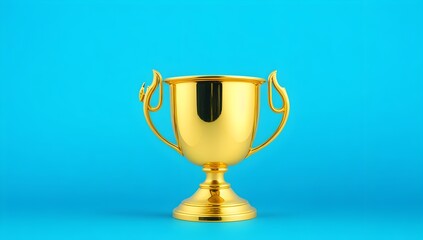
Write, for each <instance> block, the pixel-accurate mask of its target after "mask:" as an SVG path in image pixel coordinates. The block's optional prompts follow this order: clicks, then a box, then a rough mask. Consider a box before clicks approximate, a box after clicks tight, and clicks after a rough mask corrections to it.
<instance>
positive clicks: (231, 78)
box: [164, 75, 266, 85]
mask: <svg viewBox="0 0 423 240" xmlns="http://www.w3.org/2000/svg"><path fill="white" fill-rule="evenodd" d="M203 81H217V82H248V83H254V84H258V85H260V84H262V83H264V82H265V81H266V80H264V79H263V78H259V77H250V76H237V75H193V76H179V77H170V78H166V79H165V80H164V82H165V83H167V84H175V83H183V82H203Z"/></svg>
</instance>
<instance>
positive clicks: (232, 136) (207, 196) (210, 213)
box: [139, 70, 289, 222]
mask: <svg viewBox="0 0 423 240" xmlns="http://www.w3.org/2000/svg"><path fill="white" fill-rule="evenodd" d="M165 82H166V83H167V84H169V87H170V106H171V118H172V124H173V129H174V134H175V139H176V144H174V143H171V142H170V141H168V140H167V139H165V138H164V137H163V136H162V135H161V134H160V133H159V132H158V131H157V129H156V127H155V126H154V125H153V122H152V121H151V117H150V112H155V111H158V110H159V109H160V107H161V105H162V98H163V80H162V77H161V75H160V73H159V72H157V71H155V70H153V82H152V84H151V85H150V86H149V87H147V88H146V89H145V87H144V86H145V84H143V85H142V87H141V90H140V93H139V98H140V101H141V102H143V103H144V106H143V110H144V116H145V118H146V121H147V123H148V125H149V127H150V128H151V130H152V131H153V132H154V134H155V135H156V136H157V137H158V138H159V139H160V140H162V141H163V142H164V143H166V144H167V145H168V146H170V147H171V148H173V149H174V150H176V151H177V152H178V153H179V154H181V155H183V156H185V157H186V158H187V159H188V160H189V161H190V162H192V163H194V164H196V165H200V166H203V171H204V172H205V173H206V180H205V181H204V182H203V183H201V184H200V187H199V189H198V190H197V192H195V193H194V195H192V196H191V197H190V198H188V199H186V200H184V201H183V202H182V203H181V204H180V205H179V206H178V207H177V208H175V209H174V211H173V216H174V217H175V218H177V219H181V220H188V221H206V222H207V221H212V222H213V221H214V222H229V221H241V220H247V219H251V218H254V217H255V216H256V210H255V209H254V208H253V207H251V206H250V204H249V203H248V202H247V201H246V200H244V199H242V198H240V197H238V195H237V194H236V193H235V192H234V191H233V190H232V189H231V187H230V185H229V184H228V183H227V182H225V180H224V177H223V175H224V173H225V172H226V171H227V167H228V166H232V165H235V164H237V163H239V162H240V161H241V160H243V159H245V158H247V157H248V156H250V155H251V154H253V153H255V152H257V151H259V150H261V149H262V148H264V147H265V146H267V145H268V144H269V143H270V142H271V141H273V140H274V139H275V138H276V136H277V135H278V134H279V133H280V132H281V131H282V129H283V127H284V126H285V123H286V120H287V118H288V114H289V100H288V95H287V93H286V91H285V89H284V88H282V87H280V85H279V84H278V82H277V79H276V71H274V72H272V73H271V74H270V75H269V78H268V100H269V105H270V108H271V109H272V110H273V111H274V112H275V113H283V116H282V120H281V122H280V124H279V126H278V127H277V129H276V131H275V132H274V134H273V135H272V136H271V137H270V138H269V139H268V140H267V141H265V142H264V143H262V144H261V145H259V146H257V147H252V144H253V140H254V136H255V133H256V129H257V123H258V115H259V114H258V113H259V94H260V91H259V90H260V85H261V84H262V83H264V82H265V80H264V79H262V78H256V77H245V76H223V75H216V76H208V75H205V76H183V77H173V78H168V79H166V80H165ZM272 85H273V86H274V87H275V89H276V90H277V92H278V93H279V94H280V96H281V97H282V101H283V106H282V107H280V108H276V107H275V106H274V105H273V101H272ZM157 87H159V101H158V104H157V106H155V107H153V106H151V105H150V101H151V97H152V95H153V93H154V92H155V91H156V89H157Z"/></svg>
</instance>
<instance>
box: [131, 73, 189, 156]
mask: <svg viewBox="0 0 423 240" xmlns="http://www.w3.org/2000/svg"><path fill="white" fill-rule="evenodd" d="M144 86H145V83H143V84H142V86H141V89H140V92H139V99H140V101H141V102H143V103H144V106H143V109H144V116H145V120H146V121H147V124H148V126H149V127H150V128H151V130H152V131H153V133H154V134H155V135H156V136H157V137H158V138H159V139H160V140H162V142H164V143H166V144H167V145H168V146H169V147H171V148H173V149H174V150H176V151H177V152H178V153H179V154H182V151H181V149H180V148H179V146H178V145H176V144H174V143H171V142H170V141H169V140H167V139H166V138H164V137H163V136H162V135H161V134H160V133H159V132H158V131H157V129H156V127H155V126H154V124H153V122H152V121H151V117H150V111H151V112H156V111H158V110H159V109H160V107H161V106H162V98H163V81H162V76H161V75H160V73H159V72H157V71H156V70H153V82H152V83H151V85H150V86H149V87H147V89H144ZM157 86H159V87H160V90H159V102H158V103H157V106H155V107H152V106H151V105H150V101H151V97H152V96H153V93H154V91H155V90H156V89H157Z"/></svg>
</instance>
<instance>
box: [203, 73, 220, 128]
mask: <svg viewBox="0 0 423 240" xmlns="http://www.w3.org/2000/svg"><path fill="white" fill-rule="evenodd" d="M221 113H222V83H221V82H217V81H204V82H197V114H198V116H199V117H200V118H201V119H202V120H203V121H205V122H213V121H215V120H216V119H218V118H219V116H220V114H221Z"/></svg>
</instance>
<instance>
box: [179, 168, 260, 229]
mask: <svg viewBox="0 0 423 240" xmlns="http://www.w3.org/2000/svg"><path fill="white" fill-rule="evenodd" d="M203 171H204V172H206V175H207V176H206V180H205V181H204V182H203V183H202V184H200V188H199V189H198V190H197V192H195V193H194V195H192V196H191V197H190V198H188V199H186V200H184V201H183V202H182V203H181V204H180V205H179V206H178V207H177V208H175V209H174V210H173V217H175V218H177V219H181V220H187V221H195V222H232V221H242V220H248V219H252V218H254V217H256V209H255V208H253V207H251V205H250V204H249V203H248V202H247V201H246V200H244V199H242V198H240V197H238V195H237V194H236V193H235V192H234V191H233V190H232V189H231V187H230V185H229V184H228V183H227V182H225V179H224V178H223V174H224V173H225V172H226V171H227V166H226V165H225V164H224V163H208V164H204V166H203Z"/></svg>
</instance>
